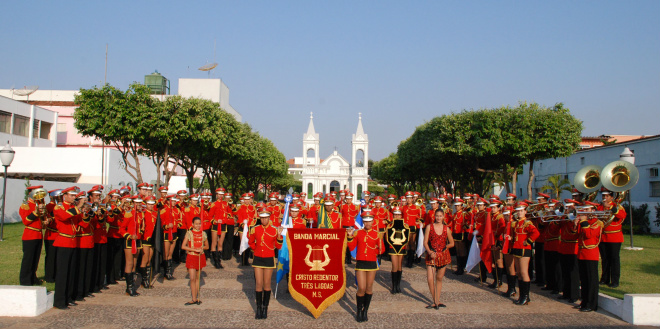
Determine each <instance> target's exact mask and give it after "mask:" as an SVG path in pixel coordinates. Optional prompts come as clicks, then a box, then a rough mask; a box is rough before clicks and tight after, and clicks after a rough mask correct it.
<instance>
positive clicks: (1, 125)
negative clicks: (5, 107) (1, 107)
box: [0, 111, 11, 134]
mask: <svg viewBox="0 0 660 329" xmlns="http://www.w3.org/2000/svg"><path fill="white" fill-rule="evenodd" d="M10 130H11V113H9V112H5V111H0V133H6V134H9V133H11V131H10Z"/></svg>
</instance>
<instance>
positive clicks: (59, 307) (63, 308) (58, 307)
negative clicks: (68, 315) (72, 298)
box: [55, 306, 69, 310]
mask: <svg viewBox="0 0 660 329" xmlns="http://www.w3.org/2000/svg"><path fill="white" fill-rule="evenodd" d="M55 308H57V309H60V310H68V309H69V307H68V306H55Z"/></svg>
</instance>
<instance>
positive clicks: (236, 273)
mask: <svg viewBox="0 0 660 329" xmlns="http://www.w3.org/2000/svg"><path fill="white" fill-rule="evenodd" d="M383 263H384V264H383V266H382V267H381V270H380V271H379V272H378V276H377V277H376V281H377V282H376V284H375V285H374V297H373V301H372V303H371V308H370V310H369V321H368V322H366V323H357V322H355V320H354V318H353V314H354V313H355V291H356V286H355V284H354V282H355V279H354V265H352V266H349V267H348V268H347V287H346V294H345V296H344V297H343V298H342V299H341V300H339V301H338V302H337V303H335V304H333V305H332V306H330V307H329V308H328V309H326V311H325V312H324V313H323V314H322V315H321V316H320V317H319V318H318V319H314V317H313V316H312V315H311V314H310V313H309V312H308V311H307V310H306V309H305V308H304V307H303V306H302V305H300V304H299V303H298V302H296V301H295V300H293V298H291V295H289V294H288V293H287V289H286V285H285V284H284V282H282V283H280V290H279V292H278V296H277V297H278V298H277V300H275V299H273V298H271V303H270V307H269V312H268V319H266V320H255V319H254V308H255V302H254V298H255V297H254V275H253V271H252V268H251V267H240V266H237V265H236V262H235V261H234V260H231V261H227V262H224V263H223V264H224V265H225V269H223V270H217V269H215V268H214V267H213V266H211V265H210V264H209V266H207V267H206V268H205V271H204V272H203V274H202V291H201V298H200V299H201V300H202V304H201V305H195V306H184V303H185V302H186V301H189V300H190V290H189V288H188V280H187V279H186V278H185V277H186V272H185V269H184V266H183V265H179V266H178V267H177V269H176V271H175V277H176V278H177V279H176V280H173V281H163V280H162V278H159V279H158V282H156V283H155V288H154V289H151V290H146V289H143V288H140V289H139V290H138V291H139V292H140V293H141V296H139V297H128V296H126V295H125V294H124V289H125V284H124V282H120V284H118V285H112V286H110V289H109V290H104V291H103V293H100V294H96V297H94V298H88V299H87V301H85V302H81V303H79V305H78V306H76V307H72V308H70V309H69V310H58V309H51V310H49V311H47V312H46V313H44V314H42V315H41V316H39V317H35V318H9V317H0V328H94V329H104V328H149V327H157V328H190V327H202V328H209V327H225V328H234V327H235V328H239V327H240V328H253V327H257V326H263V327H266V328H276V327H284V328H345V327H364V328H367V327H377V328H391V327H394V328H508V327H518V328H564V327H573V328H592V327H593V328H595V327H609V328H622V327H631V326H630V325H628V324H627V323H625V322H623V321H621V320H619V319H617V318H615V317H612V316H610V315H607V314H605V313H600V312H598V313H596V312H592V313H586V314H585V313H580V312H578V311H577V310H575V309H573V307H572V306H573V305H569V304H567V303H564V302H560V301H557V300H556V298H555V297H556V295H555V296H551V295H550V294H549V293H547V292H545V291H543V292H542V291H541V290H540V289H539V288H538V287H536V286H534V287H533V288H532V293H531V299H532V302H531V303H530V305H528V306H517V305H514V304H512V303H511V301H509V300H508V299H507V298H504V297H502V296H500V295H499V293H497V291H495V290H493V289H489V288H487V287H486V286H480V285H479V284H478V283H475V282H474V278H476V275H474V274H470V275H463V276H456V275H454V274H452V273H448V274H447V275H446V277H445V280H444V287H443V291H442V296H441V301H442V302H443V303H445V304H446V305H447V308H445V309H440V310H428V309H425V306H426V305H428V304H429V303H430V301H431V299H430V296H429V292H428V286H427V283H426V272H425V269H424V268H422V267H421V266H419V265H416V266H414V267H413V268H412V269H408V268H405V267H404V270H403V281H402V283H401V285H402V290H403V293H402V294H397V295H392V294H390V292H389V290H388V287H389V285H390V274H389V269H390V263H389V262H387V261H385V262H383ZM274 278H275V277H274V276H273V282H274ZM274 290H275V289H274V288H273V291H274Z"/></svg>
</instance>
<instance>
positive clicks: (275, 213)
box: [266, 203, 284, 227]
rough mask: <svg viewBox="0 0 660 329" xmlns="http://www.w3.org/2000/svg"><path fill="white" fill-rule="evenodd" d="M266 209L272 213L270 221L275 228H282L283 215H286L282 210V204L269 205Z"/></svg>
mask: <svg viewBox="0 0 660 329" xmlns="http://www.w3.org/2000/svg"><path fill="white" fill-rule="evenodd" d="M266 209H268V211H270V220H271V221H272V222H273V226H275V227H277V226H280V225H281V223H282V215H283V213H284V209H282V207H281V206H280V204H279V203H278V204H275V205H274V206H273V205H271V204H270V203H269V204H268V206H267V207H266Z"/></svg>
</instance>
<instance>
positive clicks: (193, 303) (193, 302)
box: [183, 301, 198, 306]
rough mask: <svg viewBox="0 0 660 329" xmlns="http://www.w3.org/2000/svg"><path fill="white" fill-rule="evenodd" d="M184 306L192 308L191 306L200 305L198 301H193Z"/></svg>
mask: <svg viewBox="0 0 660 329" xmlns="http://www.w3.org/2000/svg"><path fill="white" fill-rule="evenodd" d="M183 305H186V306H190V305H198V304H197V301H192V302H186V303H185V304H183Z"/></svg>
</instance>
